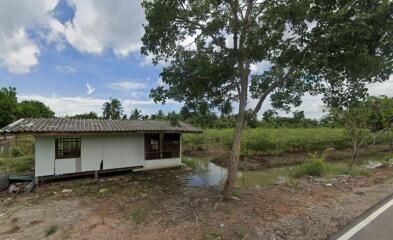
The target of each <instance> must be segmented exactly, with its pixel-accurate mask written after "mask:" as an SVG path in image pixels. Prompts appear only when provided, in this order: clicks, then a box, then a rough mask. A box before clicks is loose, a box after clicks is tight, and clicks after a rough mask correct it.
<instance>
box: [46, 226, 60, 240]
mask: <svg viewBox="0 0 393 240" xmlns="http://www.w3.org/2000/svg"><path fill="white" fill-rule="evenodd" d="M57 228H58V226H57V225H51V226H50V227H49V228H48V230H46V233H45V236H46V237H49V236H50V235H52V234H54V233H56V232H57Z"/></svg>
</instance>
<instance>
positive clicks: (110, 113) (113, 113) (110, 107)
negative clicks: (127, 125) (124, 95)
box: [102, 98, 123, 120]
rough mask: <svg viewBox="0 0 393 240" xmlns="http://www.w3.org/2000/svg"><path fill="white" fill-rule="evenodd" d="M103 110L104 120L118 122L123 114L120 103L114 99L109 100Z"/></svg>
mask: <svg viewBox="0 0 393 240" xmlns="http://www.w3.org/2000/svg"><path fill="white" fill-rule="evenodd" d="M103 110H104V111H103V113H102V115H103V117H104V119H112V120H119V119H120V118H121V115H122V114H123V107H122V106H121V102H120V101H119V100H118V99H116V98H109V102H106V103H104V105H103Z"/></svg>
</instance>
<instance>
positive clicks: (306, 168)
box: [296, 159, 325, 177]
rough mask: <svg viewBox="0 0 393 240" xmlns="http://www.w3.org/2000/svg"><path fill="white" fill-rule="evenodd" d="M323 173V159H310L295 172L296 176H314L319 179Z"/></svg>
mask: <svg viewBox="0 0 393 240" xmlns="http://www.w3.org/2000/svg"><path fill="white" fill-rule="evenodd" d="M324 171H325V164H324V161H323V159H311V160H307V161H305V162H304V163H303V164H302V165H301V166H300V167H299V169H298V170H297V171H296V176H297V177H301V176H316V177H320V176H322V175H323V173H324Z"/></svg>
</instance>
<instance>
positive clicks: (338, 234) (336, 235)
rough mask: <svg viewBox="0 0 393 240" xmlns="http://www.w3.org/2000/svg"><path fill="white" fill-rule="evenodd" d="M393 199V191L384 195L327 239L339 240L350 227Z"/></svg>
mask: <svg viewBox="0 0 393 240" xmlns="http://www.w3.org/2000/svg"><path fill="white" fill-rule="evenodd" d="M392 199H393V193H390V194H389V195H387V196H386V197H384V198H383V199H382V200H380V201H379V202H377V203H376V204H374V205H373V206H371V207H370V208H368V209H366V210H365V211H364V212H363V213H361V214H360V215H359V216H357V217H355V218H353V219H352V220H351V221H350V222H349V223H347V224H346V225H344V226H343V227H342V228H341V229H340V230H339V231H337V232H336V233H333V234H331V235H329V236H328V237H327V240H337V239H338V238H340V237H341V236H343V235H344V234H345V233H347V232H348V231H349V230H350V229H352V228H353V227H355V226H356V225H357V224H359V223H360V222H361V221H363V220H364V219H365V218H367V217H368V216H370V215H371V214H373V213H374V212H375V211H376V210H378V209H379V208H381V207H382V206H384V205H385V204H387V203H388V202H389V201H391V200H392Z"/></svg>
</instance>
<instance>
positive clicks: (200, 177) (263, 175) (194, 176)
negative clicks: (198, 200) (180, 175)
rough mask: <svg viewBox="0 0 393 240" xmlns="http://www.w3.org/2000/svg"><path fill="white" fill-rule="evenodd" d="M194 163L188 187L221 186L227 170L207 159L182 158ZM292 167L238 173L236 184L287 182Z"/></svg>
mask: <svg viewBox="0 0 393 240" xmlns="http://www.w3.org/2000/svg"><path fill="white" fill-rule="evenodd" d="M184 158H187V160H189V161H190V160H191V161H193V162H194V163H195V165H196V169H195V171H194V172H193V173H191V174H190V176H189V178H188V179H187V181H188V185H189V186H214V185H220V184H223V182H224V180H225V177H226V174H227V170H226V169H225V168H223V167H220V166H218V165H216V164H214V163H212V162H210V161H209V158H202V157H184ZM294 168H295V167H294V166H290V167H280V168H269V169H263V170H252V171H239V172H238V174H237V181H236V184H237V185H238V186H257V185H258V186H267V185H272V184H274V183H278V182H283V181H287V180H288V179H289V178H290V175H291V173H292V172H293V171H294Z"/></svg>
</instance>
